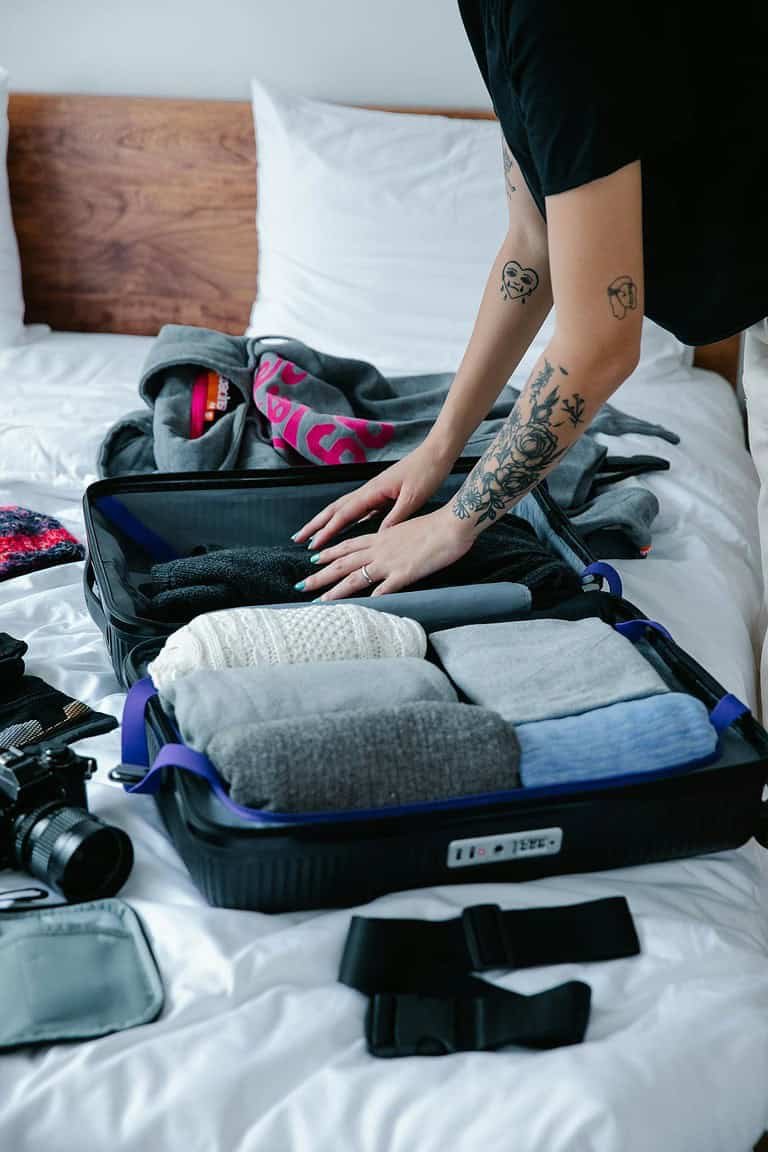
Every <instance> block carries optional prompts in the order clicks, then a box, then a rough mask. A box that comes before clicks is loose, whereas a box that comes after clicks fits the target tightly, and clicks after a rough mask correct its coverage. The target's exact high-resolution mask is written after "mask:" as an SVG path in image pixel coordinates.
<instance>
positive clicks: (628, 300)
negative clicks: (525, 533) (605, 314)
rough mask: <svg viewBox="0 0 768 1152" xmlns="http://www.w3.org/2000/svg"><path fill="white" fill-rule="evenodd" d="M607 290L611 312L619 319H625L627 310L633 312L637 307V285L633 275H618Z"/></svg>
mask: <svg viewBox="0 0 768 1152" xmlns="http://www.w3.org/2000/svg"><path fill="white" fill-rule="evenodd" d="M606 291H607V293H608V299H609V301H610V304H611V312H613V314H614V316H615V317H616V319H617V320H623V319H624V317H625V316H626V314H627V312H633V311H634V310H635V308H637V285H636V284H635V282H634V280H633V279H632V277H631V276H617V277H616V279H615V280H614V281H613V283H611V284H609V285H608V288H607V289H606Z"/></svg>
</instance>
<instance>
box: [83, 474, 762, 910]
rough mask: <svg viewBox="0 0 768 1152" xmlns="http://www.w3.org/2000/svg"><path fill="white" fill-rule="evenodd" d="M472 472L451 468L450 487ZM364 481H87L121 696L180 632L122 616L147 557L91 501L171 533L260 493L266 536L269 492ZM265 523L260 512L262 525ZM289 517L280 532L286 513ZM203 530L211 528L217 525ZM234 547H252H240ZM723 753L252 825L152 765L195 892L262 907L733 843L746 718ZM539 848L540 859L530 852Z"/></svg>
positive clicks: (96, 578) (340, 900)
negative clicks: (450, 804)
mask: <svg viewBox="0 0 768 1152" xmlns="http://www.w3.org/2000/svg"><path fill="white" fill-rule="evenodd" d="M471 463H472V462H471V461H469V462H466V464H462V465H461V466H460V468H459V469H458V470H457V478H458V479H457V482H459V481H460V478H461V475H462V474H463V472H464V471H465V470H466V467H469V466H470V465H471ZM375 471H376V469H375V468H371V467H357V466H354V467H342V468H338V469H336V468H334V469H330V468H329V469H324V470H323V471H322V473H320V474H318V470H317V469H296V470H294V469H292V470H290V471H288V470H285V471H282V470H281V471H279V472H277V473H266V474H265V473H212V474H196V475H194V476H192V475H189V474H185V475H184V476H172V475H163V476H148V477H128V478H125V479H123V480H116V481H101V482H99V483H98V484H94V485H92V486H91V487H90V488H89V489H88V492H87V493H86V498H85V508H86V525H87V532H88V543H89V562H88V564H87V566H86V591H87V596H88V603H89V607H90V609H91V612H92V615H93V616H94V618H95V619H96V621H97V622H98V623H99V625H100V627H101V628H102V631H103V632H104V635H105V640H106V642H107V646H108V649H109V652H110V655H111V657H112V661H113V664H114V666H115V669H116V671H117V673H118V675H119V677H120V679H121V681H122V683H123V684H125V685H126V686H128V685H130V684H131V683H133V682H135V681H136V680H137V679H139V678H141V677H142V676H143V675H144V674H145V668H146V664H147V662H148V661H149V660H150V659H151V658H152V657H153V656H154V655H156V653H157V652H158V651H159V649H160V647H161V646H162V644H163V643H164V640H165V636H166V635H168V634H169V633H170V632H171V631H172V630H173V628H174V627H176V626H177V625H172V626H163V625H159V624H158V623H157V622H156V621H148V620H144V619H141V618H139V617H137V616H135V615H132V614H131V611H130V605H129V603H127V602H126V601H125V599H124V600H123V601H122V602H121V601H120V594H121V593H120V589H121V587H122V581H124V579H125V575H126V571H128V574H129V578H130V572H131V571H132V569H133V568H136V566H137V565H142V564H143V565H144V569H145V570H146V568H147V567H148V565H149V563H151V560H150V559H148V558H147V557H143V558H142V557H139V558H137V557H136V556H135V555H133V556H131V555H127V553H130V551H131V549H132V548H133V545H132V544H131V543H130V542H127V543H126V541H122V544H121V547H122V548H123V551H122V553H121V552H120V548H118V549H117V551H116V550H115V548H114V544H115V540H114V536H110V532H113V531H114V528H111V529H109V530H108V531H106V534H105V528H104V524H103V522H101V521H100V518H99V512H98V508H99V503H100V501H102V500H103V498H104V497H105V496H106V497H108V498H109V497H114V496H117V497H119V498H120V499H121V501H125V500H126V498H127V499H128V501H129V502H130V499H131V496H135V497H136V502H135V507H141V508H142V509H143V514H144V513H146V510H147V507H148V503H147V497H149V501H150V502H152V501H156V502H157V504H159V503H162V502H163V500H165V501H166V503H167V505H168V506H167V507H166V509H165V510H164V511H163V512H162V513H161V514H160V515H159V517H158V518H157V519H156V520H155V521H154V522H153V527H154V528H155V529H156V530H157V531H158V533H159V534H161V535H162V534H164V535H165V537H166V538H170V537H169V530H170V529H172V528H173V527H174V516H176V517H177V518H176V527H177V528H178V527H179V524H178V516H177V514H178V510H179V508H180V507H181V506H182V505H184V507H186V508H187V509H189V508H194V510H195V511H194V514H193V515H192V520H193V521H194V522H195V523H202V522H204V520H205V517H206V515H207V513H206V506H207V505H210V507H213V506H214V505H218V506H219V507H220V508H227V509H229V510H231V509H232V507H233V505H234V504H236V503H238V501H239V498H241V497H242V496H244V495H245V496H249V497H250V496H253V497H256V496H259V497H260V498H262V499H261V500H259V501H257V500H256V499H253V500H250V499H249V500H248V501H246V503H247V505H248V506H249V508H251V509H252V510H253V509H257V508H259V509H260V510H259V512H258V513H257V514H258V515H259V516H261V517H262V520H264V519H265V517H264V506H263V504H264V502H266V503H267V505H269V502H270V501H274V500H275V498H276V504H275V508H276V509H279V508H282V509H283V513H282V514H278V523H277V526H278V528H279V532H280V536H279V537H277V538H284V537H285V535H286V520H285V515H284V509H285V502H284V500H281V499H280V494H281V493H283V495H284V496H285V495H287V494H290V493H296V490H297V485H300V486H301V496H302V501H303V500H304V499H305V498H309V501H310V503H313V502H314V504H316V506H317V507H318V508H319V507H322V506H323V505H324V504H325V503H326V502H327V500H328V499H331V498H333V497H332V496H329V495H328V488H329V485H330V486H331V487H333V486H334V485H338V484H340V483H343V484H344V485H345V486H346V485H349V487H352V486H355V485H357V484H359V483H361V482H362V481H364V480H365V479H367V478H368V477H369V476H370V475H371V474H373V472H375ZM142 502H143V503H142ZM240 502H242V501H240ZM156 506H157V505H156ZM535 506H536V507H535V509H534V517H537V516H538V515H541V516H542V517H543V521H545V522H546V525H547V526H548V528H549V529H550V530H552V531H554V532H555V533H556V534H557V536H558V537H559V538H560V539H561V540H562V542H563V546H564V549H565V551H566V552H567V553H568V554H569V556H570V557H571V559H572V562H573V563H574V564H584V565H585V566H586V565H588V564H589V563H591V562H592V559H593V558H592V557H591V556H590V554H589V552H588V550H587V549H586V548H585V546H584V544H583V542H582V541H580V540H579V538H578V535H577V534H576V533H575V532H574V531H573V529H572V526H571V525H570V524H569V522H568V521H567V519H566V518H565V517H564V516H563V514H562V513H561V512H560V511H559V509H558V508H557V507H556V506H555V505H554V504H553V503H552V502H551V501H550V500H549V498H548V497H547V495H546V492H545V491H544V492H537V494H536V501H535ZM273 511H274V510H273ZM271 516H272V512H270V511H268V514H267V517H266V519H269V518H270V517H271ZM201 517H202V520H201ZM224 518H226V517H224ZM305 518H306V517H305ZM290 522H291V524H292V525H293V519H291V521H290ZM299 522H300V521H299ZM296 526H298V523H297V524H296ZM193 527H194V525H193ZM187 528H188V526H187V527H186V528H185V526H184V525H181V537H182V539H181V540H180V541H179V542H180V543H181V544H184V543H186V542H187V541H186V540H184V539H183V537H184V531H186V530H187ZM160 529H162V532H160ZM289 530H290V529H289ZM213 531H215V532H216V533H220V532H221V524H218V525H217V526H216V528H215V529H213ZM225 537H226V538H222V537H221V536H220V535H219V536H218V537H217V538H218V539H219V540H220V542H225V543H228V544H231V543H234V542H235V541H234V540H233V539H232V537H231V534H230V536H228V537H227V536H226V533H225ZM238 539H239V542H241V543H246V542H251V543H252V542H254V539H253V537H251V538H249V539H248V540H246V539H243V538H242V536H240V537H239V538H238ZM110 566H111V567H110ZM116 591H117V594H115V592H116ZM591 594H592V593H589V592H586V593H585V595H591ZM603 599H604V598H603ZM611 604H612V607H613V610H614V612H615V620H616V621H617V622H619V621H626V620H631V619H636V620H644V619H645V617H644V616H643V614H642V613H641V612H640V611H639V610H638V609H637V608H636V607H635V606H634V605H632V604H630V603H629V602H628V601H626V600H624V599H622V598H620V597H618V596H616V597H613V598H612V600H611ZM645 639H646V640H647V642H648V643H649V644H651V645H652V646H653V648H654V649H655V651H656V653H657V655H658V656H659V657H660V658H661V660H662V661H663V662H664V664H665V666H666V668H667V670H668V674H669V677H670V682H671V683H673V684H674V685H675V686H676V687H677V688H678V690H681V691H687V692H691V693H692V694H694V695H696V696H698V697H699V698H700V699H701V700H703V701H704V703H705V704H706V705H707V706H708V707H709V708H712V707H714V705H715V704H716V703H717V701H718V700H719V699H720V698H721V697H722V696H723V695H725V689H723V688H722V687H721V686H720V685H719V684H718V683H717V682H716V681H715V680H714V679H713V678H712V677H711V676H710V675H709V674H708V673H707V672H706V671H705V670H704V669H703V668H701V667H700V665H698V664H697V663H696V662H695V661H694V660H692V658H691V657H690V656H688V655H687V654H686V653H685V652H684V651H683V650H682V649H680V648H679V646H678V645H676V644H675V643H674V641H672V640H670V639H668V638H667V637H665V636H663V635H661V634H660V633H659V632H657V631H655V630H654V629H652V628H650V627H649V628H647V629H646V636H645ZM146 719H147V741H148V746H149V750H150V755H151V757H152V758H154V755H155V754H156V752H157V751H158V750H159V748H160V747H161V745H163V744H166V743H173V742H175V741H176V739H177V734H176V733H175V731H174V729H173V726H172V725H171V723H170V721H169V720H168V718H167V716H166V715H165V714H164V712H163V710H162V708H161V707H160V705H159V702H158V700H157V698H153V699H151V700H150V701H149V703H148V705H147V711H146ZM721 750H722V755H721V757H720V759H719V760H718V761H717V762H716V763H714V764H711V765H707V766H702V767H695V768H692V769H688V770H678V771H675V772H669V773H654V774H650V773H649V774H646V775H638V776H633V777H625V778H624V780H623V781H622V782H620V783H616V782H612V783H609V784H606V783H603V782H595V783H588V784H586V785H581V786H578V787H574V789H573V790H571V791H565V790H563V789H562V788H559V789H549V790H543V791H544V792H545V793H547V794H542V790H536V794H531V793H530V792H528V793H527V792H526V790H524V789H519V790H517V791H515V792H510V793H508V794H507V795H506V797H505V798H504V799H503V800H501V801H499V802H494V803H489V804H487V805H483V806H482V807H480V806H476V805H473V806H471V807H467V808H452V809H441V810H436V811H433V812H424V811H421V812H417V813H408V814H397V813H394V814H387V815H383V816H381V817H379V818H375V819H372V818H366V819H364V820H352V821H349V820H341V819H340V820H338V821H323V822H311V823H310V822H307V823H289V824H270V825H255V824H253V823H251V822H249V821H247V820H245V819H241V818H239V817H237V816H236V815H234V814H233V813H232V812H230V811H229V810H228V809H227V808H226V807H225V806H224V805H223V804H221V803H220V801H218V800H217V798H216V797H215V795H214V794H213V793H212V792H211V790H210V788H209V787H208V785H207V784H206V783H205V782H204V781H202V780H201V779H199V778H198V777H196V776H194V775H192V774H189V773H186V772H183V771H172V770H165V771H164V773H163V780H162V785H161V788H160V790H159V792H158V793H157V794H156V801H157V804H158V806H159V809H160V812H161V813H162V816H163V819H164V821H165V824H166V826H167V828H168V831H169V833H170V835H171V838H172V839H173V841H174V844H175V845H176V848H177V849H178V851H179V853H180V855H181V856H182V858H183V860H184V862H185V864H186V866H187V868H188V869H189V871H190V874H191V876H192V878H193V880H194V882H195V883H196V884H197V886H198V887H199V888H200V890H201V891H202V892H203V894H204V895H205V896H206V898H207V899H208V900H209V901H210V902H211V903H212V904H215V905H219V906H223V907H231V908H243V909H258V910H261V911H264V912H282V911H288V910H296V909H307V908H324V907H332V906H333V907H341V906H348V905H353V904H359V903H363V902H365V901H367V900H370V899H372V898H374V897H375V896H378V895H381V894H383V893H386V892H391V891H400V890H404V889H410V888H418V887H423V886H432V885H437V884H447V883H474V882H481V881H493V882H496V881H523V880H531V879H536V878H537V877H542V876H548V875H555V874H562V873H570V872H587V871H594V870H602V869H609V868H622V867H626V866H629V865H635V864H642V863H649V862H652V861H659V860H668V859H674V858H679V857H686V856H692V855H698V854H702V853H708V852H716V851H720V850H724V849H728V848H734V847H737V846H739V845H741V844H743V843H745V842H746V841H747V840H749V839H750V838H751V837H752V836H754V835H756V834H758V833H761V829H762V826H763V824H764V823H765V815H764V807H765V806H764V805H763V802H762V794H763V788H764V786H765V783H766V779H768V734H767V733H766V732H765V731H764V729H763V728H762V727H761V726H760V725H759V724H758V723H757V721H756V720H755V719H754V718H753V717H752V716H751V715H745V716H743V717H741V718H740V719H739V720H737V721H736V722H735V723H734V724H732V725H731V727H730V728H729V729H727V731H726V732H725V733H724V734H723V736H722V737H721ZM516 834H517V835H516ZM482 837H488V838H490V839H489V840H488V841H486V843H485V844H484V845H483V847H484V848H486V849H487V861H488V862H483V863H478V862H477V858H475V861H474V862H473V863H472V864H471V865H470V866H460V867H457V866H456V852H457V847H456V842H457V841H464V840H472V841H477V839H478V838H482ZM501 837H512V838H513V839H514V840H515V843H516V845H519V851H517V852H516V854H515V855H514V857H513V858H505V859H504V860H503V861H501V862H496V861H494V859H493V855H494V851H493V850H494V847H495V842H496V838H501ZM548 844H550V845H551V846H552V847H551V850H547V845H548ZM538 850H542V851H543V852H544V853H545V854H536V853H537V851H538ZM484 859H485V857H484ZM451 862H453V866H452V865H451Z"/></svg>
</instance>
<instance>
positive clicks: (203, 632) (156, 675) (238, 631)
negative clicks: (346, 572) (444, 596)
mask: <svg viewBox="0 0 768 1152" xmlns="http://www.w3.org/2000/svg"><path fill="white" fill-rule="evenodd" d="M426 650H427V636H426V633H425V631H424V629H423V628H422V627H421V625H420V624H417V623H416V621H415V620H409V619H408V617H406V616H393V615H391V614H390V613H388V612H375V611H374V610H373V609H371V608H365V607H362V606H361V605H359V604H307V605H306V606H305V607H304V608H302V610H301V612H298V611H292V610H291V609H276V608H229V609H227V610H225V611H222V612H207V613H204V614H203V615H202V616H196V617H195V619H194V620H192V621H190V623H189V624H185V625H184V626H183V627H182V628H179V629H178V630H177V631H176V632H174V633H172V635H170V636H169V637H168V639H167V640H166V642H165V644H164V646H163V648H162V649H161V650H160V652H159V654H158V655H157V657H156V658H155V659H154V660H153V661H152V662H151V663H150V664H149V665H148V667H147V671H148V673H149V675H150V676H151V678H152V682H153V683H154V685H155V687H156V688H157V689H158V691H160V692H165V691H167V688H168V685H169V684H171V683H172V681H174V680H176V679H177V678H178V677H179V676H187V675H189V673H190V672H200V671H202V670H204V669H210V670H212V671H216V670H218V669H221V668H247V667H249V666H250V665H257V664H298V663H304V662H311V661H315V660H382V659H384V658H386V657H392V656H415V657H419V658H420V657H423V656H424V655H425V654H426Z"/></svg>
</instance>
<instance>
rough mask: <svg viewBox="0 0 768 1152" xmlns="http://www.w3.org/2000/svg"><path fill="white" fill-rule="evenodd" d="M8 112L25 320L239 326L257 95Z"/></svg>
mask: <svg viewBox="0 0 768 1152" xmlns="http://www.w3.org/2000/svg"><path fill="white" fill-rule="evenodd" d="M389 110H390V111H395V112H409V111H411V112H413V111H418V112H421V113H432V114H439V115H443V116H460V117H466V118H477V119H488V118H491V117H492V113H490V112H487V111H471V110H466V109H445V108H418V109H413V108H392V109H389ZM8 114H9V120H10V136H9V143H8V176H9V181H10V189H11V202H12V206H13V215H14V221H15V225H16V232H17V235H18V240H19V248H20V252H21V265H22V274H23V278H24V297H25V300H26V307H27V311H26V321H27V323H35V322H42V323H47V324H50V325H51V327H52V328H55V329H58V330H60V331H76V332H129V333H137V334H145V335H155V334H156V333H157V330H158V328H159V327H160V326H161V325H162V324H165V323H177V324H201V325H204V326H205V327H209V328H219V329H221V330H222V331H226V332H232V333H240V332H242V331H243V329H244V328H245V327H246V325H247V323H248V315H249V310H250V304H251V301H252V300H253V298H254V296H255V294H256V282H257V248H256V227H255V214H256V148H255V143H254V134H253V119H252V114H251V106H250V104H249V103H246V102H240V101H231V100H167V99H155V98H140V97H125V96H57V95H47V94H26V93H24V94H22V93H13V94H11V97H10V100H9V109H8ZM738 356H739V341H738V337H736V338H734V339H733V340H730V341H723V342H722V343H720V344H713V345H709V346H707V348H705V349H700V350H698V351H697V355H696V362H697V363H700V364H702V365H703V366H705V367H710V366H711V367H713V368H714V369H715V370H716V371H719V372H721V373H722V374H723V375H725V376H726V377H728V378H729V379H731V380H732V381H734V382H735V379H736V374H737V371H738Z"/></svg>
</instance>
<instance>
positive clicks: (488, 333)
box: [428, 136, 552, 463]
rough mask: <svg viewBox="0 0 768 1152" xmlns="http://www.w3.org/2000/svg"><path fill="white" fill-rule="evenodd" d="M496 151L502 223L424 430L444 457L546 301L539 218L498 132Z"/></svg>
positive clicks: (488, 399) (534, 327) (491, 397)
mask: <svg viewBox="0 0 768 1152" xmlns="http://www.w3.org/2000/svg"><path fill="white" fill-rule="evenodd" d="M502 155H503V162H504V179H505V185H506V192H507V203H508V207H509V227H508V229H507V233H506V235H505V237H504V241H503V243H502V245H501V247H500V249H499V251H498V254H497V256H496V259H495V260H494V262H493V266H492V268H491V271H490V274H489V276H488V281H487V283H486V286H485V291H484V293H483V296H482V300H481V302H480V308H479V310H478V314H477V319H476V320H475V325H474V328H473V330H472V335H471V338H470V341H469V344H468V345H467V350H466V352H465V353H464V356H463V358H462V361H461V364H460V366H459V370H458V372H457V373H456V376H455V378H454V381H453V383H452V385H451V388H450V390H449V392H448V395H447V397H446V400H445V403H444V405H443V409H442V411H441V413H440V415H439V416H438V418H437V420H436V421H435V425H434V428H433V429H432V431H431V432H430V435H429V437H428V439H429V441H430V443H431V444H432V446H433V447H434V448H435V449H436V450H438V451H440V452H445V453H446V454H447V455H448V456H450V457H451V462H452V463H453V461H455V460H456V458H457V457H458V456H460V455H461V452H462V449H463V448H464V445H465V444H466V442H467V440H468V439H469V437H470V436H471V435H472V433H473V432H474V431H475V429H476V428H477V426H478V424H479V423H480V422H481V420H483V419H484V418H485V416H486V415H487V414H488V412H489V410H490V409H491V408H492V407H493V404H494V403H495V401H496V400H497V398H498V397H499V395H500V393H501V391H502V389H503V388H504V386H505V384H506V383H507V381H508V380H509V378H510V376H511V375H512V373H513V372H514V370H515V368H517V366H518V364H519V363H520V361H521V360H522V358H523V356H524V355H525V353H526V352H527V351H528V348H529V347H530V345H531V343H532V341H533V339H534V337H535V336H536V333H537V332H538V331H539V328H541V325H542V324H543V323H544V320H545V318H546V316H547V314H548V312H549V311H550V309H551V307H552V285H551V279H550V269H549V253H548V244H547V229H546V225H545V222H544V219H543V217H542V215H541V213H540V212H539V210H538V208H537V207H536V204H535V202H534V200H533V197H532V196H531V194H530V192H529V191H528V188H527V186H526V184H525V181H524V180H523V177H522V175H521V174H520V173H519V169H518V168H517V166H516V165H515V162H514V159H513V157H512V154H511V152H510V151H509V148H508V147H507V143H506V141H505V140H504V138H503V136H502Z"/></svg>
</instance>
